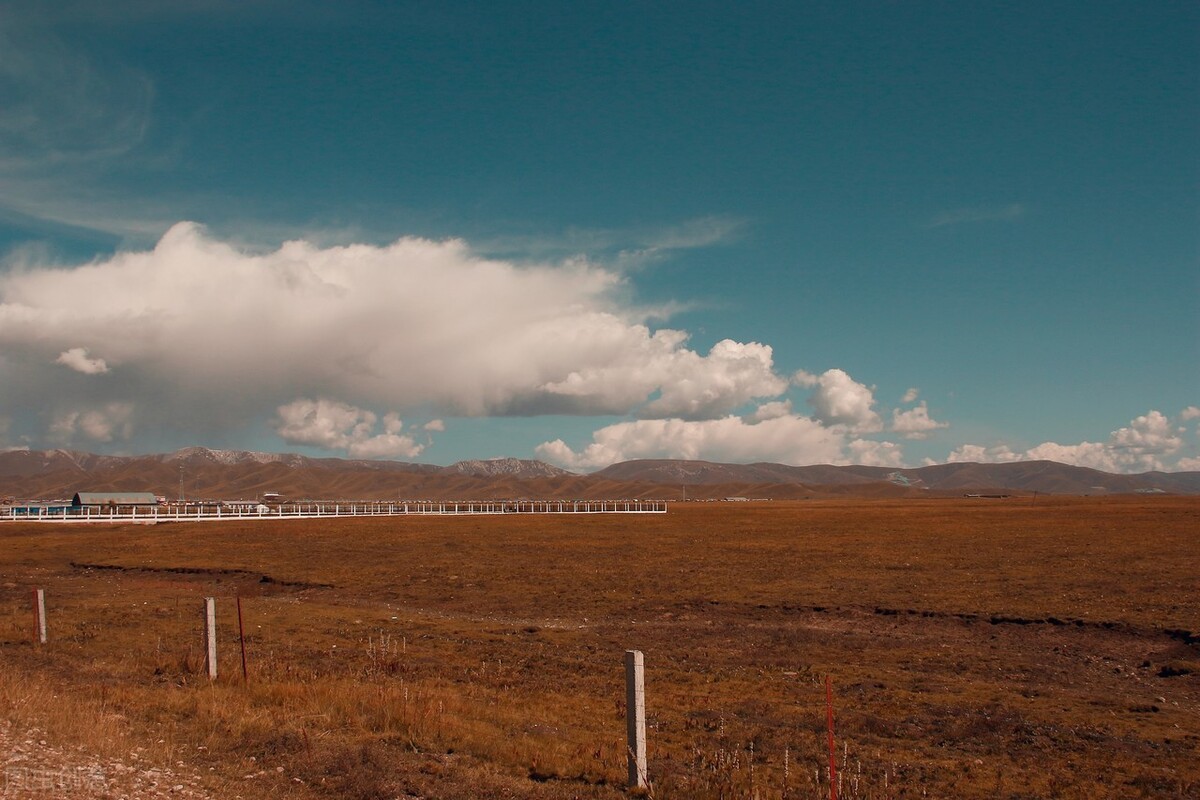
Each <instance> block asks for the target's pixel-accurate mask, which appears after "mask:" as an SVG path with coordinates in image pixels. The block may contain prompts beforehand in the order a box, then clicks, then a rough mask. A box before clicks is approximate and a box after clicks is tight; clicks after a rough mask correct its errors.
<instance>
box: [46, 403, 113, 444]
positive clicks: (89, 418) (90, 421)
mask: <svg viewBox="0 0 1200 800" xmlns="http://www.w3.org/2000/svg"><path fill="white" fill-rule="evenodd" d="M132 435H133V405H132V404H130V403H108V404H106V405H104V406H101V407H99V408H91V409H83V410H75V411H65V412H61V413H59V414H58V415H56V416H55V417H54V419H53V421H52V422H51V423H50V437H51V438H52V439H53V440H55V441H58V442H61V443H63V444H67V443H70V442H71V441H73V440H75V439H77V438H79V437H82V438H84V439H88V440H91V441H93V442H111V441H113V440H114V439H128V438H129V437H130V436H132Z"/></svg>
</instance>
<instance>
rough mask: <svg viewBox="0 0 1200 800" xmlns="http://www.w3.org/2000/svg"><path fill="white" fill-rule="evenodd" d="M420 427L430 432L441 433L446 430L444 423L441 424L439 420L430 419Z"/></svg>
mask: <svg viewBox="0 0 1200 800" xmlns="http://www.w3.org/2000/svg"><path fill="white" fill-rule="evenodd" d="M421 427H422V428H423V429H425V430H427V431H430V432H437V433H441V432H442V431H444V430H446V423H444V422H442V421H441V420H440V419H431V420H429V422H426V423H425V424H424V425H422V426H421Z"/></svg>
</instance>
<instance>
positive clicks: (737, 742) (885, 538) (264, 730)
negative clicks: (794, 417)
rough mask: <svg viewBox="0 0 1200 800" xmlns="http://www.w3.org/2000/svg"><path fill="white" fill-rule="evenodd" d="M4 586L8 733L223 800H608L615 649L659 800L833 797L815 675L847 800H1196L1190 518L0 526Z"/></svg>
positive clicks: (887, 516) (895, 505) (976, 506)
mask: <svg viewBox="0 0 1200 800" xmlns="http://www.w3.org/2000/svg"><path fill="white" fill-rule="evenodd" d="M0 563H2V564H3V568H2V574H3V587H2V588H0V665H2V670H0V714H3V715H4V716H5V717H6V718H7V719H9V720H10V721H11V722H12V724H14V725H16V726H24V727H26V728H29V727H34V728H37V729H38V730H39V731H42V732H44V735H45V736H48V737H51V738H53V739H54V740H55V741H60V742H63V743H64V744H66V745H69V746H80V747H83V748H85V749H87V750H88V751H89V752H102V753H103V752H113V753H122V754H124V753H128V752H131V751H136V749H137V748H142V750H141V758H142V759H143V760H145V761H148V762H155V761H157V762H161V763H163V764H169V765H177V764H184V765H186V767H187V768H188V769H191V770H194V771H195V772H196V773H197V774H199V775H200V776H201V777H202V780H203V784H204V786H205V787H206V788H207V789H208V791H209V792H210V793H211V795H212V796H214V797H220V798H225V797H234V796H239V797H242V798H247V800H251V799H252V798H284V797H288V798H291V797H298V798H310V797H311V798H390V797H429V798H477V797H478V798H490V797H495V798H501V797H511V798H518V797H534V798H574V797H588V798H592V797H595V798H609V797H619V796H622V795H623V794H625V790H624V788H623V781H624V776H625V756H624V753H625V750H624V747H625V745H624V683H623V682H624V673H623V667H622V656H623V652H624V651H625V650H626V649H630V648H636V649H640V650H642V651H643V652H644V653H645V661H646V698H647V700H646V702H647V711H648V721H649V728H650V730H649V748H648V749H649V763H650V777H651V780H652V782H653V786H652V790H651V791H652V794H653V796H654V797H657V798H733V797H747V798H748V797H759V798H764V799H765V798H819V797H828V796H829V787H828V785H827V772H826V768H827V764H828V753H827V748H826V743H825V692H824V676H826V675H829V676H831V677H832V682H833V688H834V707H835V714H836V734H837V742H838V743H837V750H838V753H837V757H838V766H839V770H840V771H841V776H842V777H841V781H842V783H841V792H840V795H839V796H840V797H844V798H901V797H907V798H912V797H934V798H975V797H978V798H1014V799H1015V798H1045V797H1063V798H1106V797H1112V798H1126V797H1156V798H1160V797H1165V798H1173V797H1189V798H1194V797H1200V638H1198V637H1200V499H1197V498H1172V497H1148V498H1141V497H1139V498H1132V497H1130V498H1098V499H1097V498H1091V499H1089V498H1069V499H1067V498H1057V499H1056V498H1046V497H1039V498H1037V499H1036V501H1034V500H1032V499H1031V498H1009V499H1005V500H980V499H976V500H967V499H961V500H932V499H930V500H893V501H864V500H858V501H855V500H838V501H811V502H763V503H696V504H675V505H673V506H672V507H671V510H670V512H669V513H668V514H666V515H657V516H593V517H580V516H567V517H554V516H541V517H520V518H517V517H513V516H506V517H447V518H428V517H426V518H416V517H413V518H374V519H358V520H313V521H276V522H260V521H251V522H243V523H219V524H217V523H192V524H178V525H158V526H131V525H130V526H95V525H92V526H83V525H77V526H61V525H59V526H54V525H37V524H30V523H6V524H4V525H2V526H0ZM35 586H36V587H42V588H44V589H45V590H46V595H47V605H48V607H49V613H48V617H49V629H50V642H49V644H47V645H46V646H34V644H33V643H32V633H33V617H32V612H31V602H30V591H31V589H32V588H33V587H35ZM238 595H240V596H241V597H242V604H243V612H244V621H245V628H246V633H247V646H248V653H249V681H248V682H244V681H243V679H242V674H241V662H240V656H239V653H238V646H237V616H236V610H235V603H234V598H235V597H237V596H238ZM204 596H215V597H217V598H218V601H217V602H218V616H219V623H220V626H221V627H220V635H221V640H220V648H221V652H220V669H221V675H220V677H219V678H218V680H217V681H216V683H215V684H213V683H210V681H209V680H208V678H207V677H206V675H205V674H204V672H203V663H202V654H201V652H202V651H201V604H202V600H201V599H202V598H203V597H204Z"/></svg>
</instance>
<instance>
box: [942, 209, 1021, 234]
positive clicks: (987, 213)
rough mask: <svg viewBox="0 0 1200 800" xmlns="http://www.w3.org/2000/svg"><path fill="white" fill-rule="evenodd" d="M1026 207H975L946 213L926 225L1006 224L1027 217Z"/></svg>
mask: <svg viewBox="0 0 1200 800" xmlns="http://www.w3.org/2000/svg"><path fill="white" fill-rule="evenodd" d="M1025 212H1026V209H1025V206H1024V205H1023V204H1021V203H1009V204H1008V205H1004V206H974V207H971V208H955V209H951V210H950V211H944V212H942V213H941V214H938V215H937V216H935V217H934V218H933V219H931V220H929V221H928V222H926V223H925V227H926V228H942V227H945V226H947V225H962V224H965V223H968V222H1004V221H1007V220H1014V219H1020V218H1021V217H1023V216H1025Z"/></svg>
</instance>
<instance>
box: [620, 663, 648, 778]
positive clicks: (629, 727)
mask: <svg viewBox="0 0 1200 800" xmlns="http://www.w3.org/2000/svg"><path fill="white" fill-rule="evenodd" d="M625 727H626V732H627V734H628V742H629V746H628V750H629V788H630V789H644V788H646V680H645V661H644V659H643V657H642V651H641V650H626V651H625Z"/></svg>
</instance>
